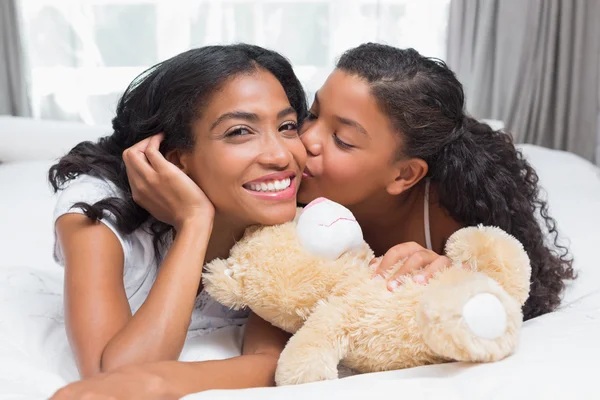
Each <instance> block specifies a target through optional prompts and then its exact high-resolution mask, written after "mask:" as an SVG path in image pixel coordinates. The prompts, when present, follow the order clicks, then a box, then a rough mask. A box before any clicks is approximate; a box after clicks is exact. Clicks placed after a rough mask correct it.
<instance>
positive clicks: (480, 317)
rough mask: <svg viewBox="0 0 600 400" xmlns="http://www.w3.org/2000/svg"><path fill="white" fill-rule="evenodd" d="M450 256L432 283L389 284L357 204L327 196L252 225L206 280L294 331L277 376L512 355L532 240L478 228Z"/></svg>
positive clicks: (301, 377) (305, 378)
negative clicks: (288, 215)
mask: <svg viewBox="0 0 600 400" xmlns="http://www.w3.org/2000/svg"><path fill="white" fill-rule="evenodd" d="M445 253H446V256H447V257H448V258H450V259H451V260H452V265H451V266H450V267H448V268H446V269H444V270H442V271H439V272H438V273H436V274H435V275H434V276H433V277H432V278H431V279H430V280H429V282H428V283H427V284H425V285H424V284H420V283H416V282H414V281H413V279H411V277H410V276H406V277H404V278H403V281H402V284H401V285H400V286H399V287H398V288H397V289H396V290H394V291H392V292H391V291H389V290H388V289H387V286H386V282H385V279H383V278H381V279H373V271H372V270H371V269H370V267H369V263H370V261H371V260H372V259H373V258H374V253H373V251H372V250H371V249H370V248H369V246H368V245H367V243H366V242H365V241H364V240H363V234H362V230H361V228H360V226H359V224H358V223H357V221H356V219H355V218H354V216H353V214H352V213H351V212H350V210H348V209H347V208H345V207H343V206H342V205H340V204H338V203H335V202H333V201H331V200H328V199H324V198H319V199H317V200H314V201H313V202H311V203H310V204H308V205H307V206H306V207H304V209H299V211H298V214H297V216H296V218H295V219H294V220H293V221H290V222H288V223H284V224H281V225H276V226H253V227H250V228H248V229H247V231H246V233H245V235H244V237H243V238H242V239H241V240H240V241H239V242H237V243H236V245H235V246H234V247H233V248H232V250H231V252H230V256H229V258H227V259H216V260H214V261H212V262H210V263H208V264H207V265H206V266H205V272H204V273H203V283H204V287H205V289H206V290H207V292H208V294H209V295H210V296H212V297H213V298H214V299H215V300H216V301H218V302H220V303H221V304H223V305H224V306H227V307H230V308H232V309H242V308H246V307H247V308H250V309H251V310H252V311H253V312H254V313H255V314H257V315H258V316H259V317H261V318H263V319H264V320H266V321H268V322H270V323H271V324H273V325H275V326H277V327H279V328H281V329H283V330H285V331H287V332H289V333H291V334H293V335H292V337H291V338H290V340H289V341H288V343H287V345H286V347H285V349H284V350H283V352H282V353H281V356H280V358H279V361H278V364H277V370H276V374H275V381H276V384H277V385H289V384H301V383H307V382H314V381H319V380H326V379H337V378H338V364H340V362H341V363H342V365H343V366H344V367H346V368H349V369H351V370H353V371H355V372H358V373H366V372H377V371H388V370H395V369H402V368H409V367H416V366H421V365H427V364H434V363H444V362H450V361H466V362H492V361H496V360H500V359H503V358H504V357H507V356H508V355H510V354H511V353H512V352H513V351H514V350H515V347H516V345H517V342H518V336H519V331H520V328H521V325H522V322H523V314H522V310H521V309H522V306H523V304H524V303H525V300H526V299H527V297H528V295H529V279H530V275H531V268H530V262H529V257H528V256H527V253H526V252H525V251H524V249H523V246H522V245H521V243H520V242H519V241H518V240H516V239H515V238H514V237H512V236H510V235H509V234H507V233H506V232H504V231H503V230H501V229H499V228H496V227H485V226H477V227H467V228H462V229H460V230H459V231H457V232H455V233H454V234H453V235H452V236H451V237H450V238H449V239H448V241H447V244H446V248H445ZM400 266H401V264H398V265H397V266H396V267H395V268H399V267H400ZM395 268H394V269H392V270H391V271H389V273H390V274H391V273H392V272H393V271H394V270H395Z"/></svg>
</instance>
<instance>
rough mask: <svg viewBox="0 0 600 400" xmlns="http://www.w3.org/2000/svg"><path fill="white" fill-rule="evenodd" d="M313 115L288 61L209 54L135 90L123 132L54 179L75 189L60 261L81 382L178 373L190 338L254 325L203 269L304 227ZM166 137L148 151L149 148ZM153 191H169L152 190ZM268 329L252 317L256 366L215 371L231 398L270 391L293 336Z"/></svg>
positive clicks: (59, 211) (242, 53)
mask: <svg viewBox="0 0 600 400" xmlns="http://www.w3.org/2000/svg"><path fill="white" fill-rule="evenodd" d="M305 114H306V100H305V95H304V92H303V90H302V87H301V85H300V83H299V81H298V79H297V78H296V76H295V75H294V73H293V70H292V67H291V65H290V64H289V62H288V61H287V60H286V59H284V58H283V57H282V56H281V55H279V54H277V53H275V52H272V51H267V50H265V49H262V48H259V47H256V46H250V45H234V46H212V47H204V48H200V49H195V50H190V51H188V52H186V53H183V54H180V55H178V56H176V57H174V58H172V59H169V60H167V61H165V62H163V63H160V64H158V65H156V66H154V67H152V68H151V69H149V70H148V71H146V72H145V73H143V74H142V75H141V76H139V77H138V78H136V79H135V80H134V81H133V82H132V83H131V84H130V86H129V87H128V89H127V90H126V91H125V93H124V95H123V97H122V98H121V100H120V101H119V104H118V107H117V114H116V117H115V118H114V120H113V128H114V133H113V134H112V135H111V136H109V137H106V138H103V139H101V140H100V141H99V142H98V143H90V142H84V143H81V144H79V145H77V146H76V147H75V148H73V150H71V151H70V152H69V154H67V155H66V156H65V157H63V158H62V159H61V160H60V161H59V162H58V163H57V164H56V165H54V166H53V167H52V168H51V170H50V182H51V183H52V185H53V187H54V189H55V190H63V189H64V190H63V191H62V194H61V196H60V198H59V199H58V202H57V205H56V209H55V214H54V220H55V230H56V239H57V240H56V247H55V257H56V259H57V260H58V261H59V262H60V263H62V264H63V265H64V267H65V321H66V329H67V333H68V337H69V341H70V344H71V347H72V349H73V352H74V355H75V358H76V361H77V365H78V368H79V371H80V373H81V375H82V377H84V378H86V377H90V376H93V375H95V374H97V373H99V372H106V371H112V370H115V369H117V368H120V367H123V366H127V365H132V364H140V363H148V362H156V361H165V360H177V359H178V357H179V355H180V352H181V350H182V347H183V344H184V341H185V338H186V334H187V332H188V328H189V329H190V330H196V331H206V330H210V329H215V328H219V327H223V326H227V325H233V324H236V325H240V324H242V323H244V322H245V321H246V317H247V315H244V314H243V313H231V312H229V311H228V310H227V309H225V308H224V307H222V306H220V305H218V304H216V303H215V302H214V301H212V300H211V299H210V298H209V297H208V296H207V295H206V294H205V293H204V292H202V285H201V282H200V276H201V272H202V266H203V265H204V263H205V262H208V261H209V260H212V259H214V258H216V257H224V256H227V255H228V253H229V250H230V248H231V247H232V246H233V244H234V243H235V240H238V239H239V238H240V237H241V235H242V234H243V232H244V230H245V229H246V227H248V226H249V225H253V224H267V225H269V224H278V223H283V222H285V221H288V220H290V219H291V218H293V217H294V215H295V212H296V191H297V188H298V186H299V182H300V177H301V173H302V170H303V168H304V163H305V160H306V151H305V149H304V147H303V146H302V143H301V141H300V139H299V136H298V130H297V129H298V119H303V118H304V117H305ZM158 133H161V135H160V136H159V137H155V138H154V139H153V142H152V143H151V146H148V143H147V141H144V139H146V138H148V137H150V136H152V135H156V134H158ZM163 138H164V139H163ZM160 140H163V142H162V146H161V147H162V152H163V154H165V157H166V159H165V158H163V157H162V155H161V154H160V153H159V152H158V143H159V142H160ZM136 143H137V144H136ZM132 146H133V147H132ZM145 147H150V149H149V150H146V149H145ZM123 160H124V161H125V162H123ZM167 160H168V161H167ZM129 182H131V184H130V183H129ZM156 182H160V184H161V185H163V189H164V190H162V191H154V190H152V185H154V184H155V183H156ZM66 184H68V185H67V186H66V188H65V185H66ZM148 188H150V189H149V190H146V189H148ZM140 193H143V195H144V197H143V198H139V199H138V197H137V196H138V195H140ZM136 201H137V203H136ZM138 204H141V205H142V206H143V208H142V207H140V205H138ZM154 204H159V205H167V209H168V212H162V211H161V209H160V208H159V207H155V206H154ZM146 210H147V211H146ZM148 211H150V212H151V215H150V214H149V213H148ZM159 266H160V268H159ZM265 328H266V329H265ZM269 328H270V325H268V324H266V323H264V321H261V320H259V319H257V318H255V317H253V316H252V317H250V321H249V322H248V326H247V329H246V332H245V339H244V354H245V356H242V357H238V358H237V359H233V360H229V362H227V363H223V364H218V365H217V367H216V368H211V369H210V373H212V374H215V375H218V376H223V374H222V373H221V371H223V370H226V371H227V373H228V374H230V375H229V376H233V377H235V379H234V380H232V382H228V381H227V382H225V383H223V382H222V381H221V382H220V384H221V385H225V386H227V385H233V387H245V386H252V385H267V384H269V383H270V382H271V379H272V375H273V371H274V366H275V362H276V359H277V355H278V352H279V351H280V350H281V348H282V346H283V345H284V344H285V340H286V336H285V335H283V334H282V333H281V332H278V331H276V330H273V329H269ZM208 367H210V365H209V366H208ZM207 371H209V370H208V369H207ZM207 371H205V372H207Z"/></svg>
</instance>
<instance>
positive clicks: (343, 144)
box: [333, 133, 354, 150]
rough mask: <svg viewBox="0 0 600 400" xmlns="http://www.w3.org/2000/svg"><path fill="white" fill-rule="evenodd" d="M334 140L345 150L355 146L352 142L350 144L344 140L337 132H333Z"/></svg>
mask: <svg viewBox="0 0 600 400" xmlns="http://www.w3.org/2000/svg"><path fill="white" fill-rule="evenodd" d="M333 141H334V142H335V144H336V145H337V146H338V147H340V148H341V149H343V150H350V149H353V148H354V146H352V145H351V144H348V143H346V142H344V141H342V140H341V139H340V138H339V137H338V135H337V134H335V133H334V134H333Z"/></svg>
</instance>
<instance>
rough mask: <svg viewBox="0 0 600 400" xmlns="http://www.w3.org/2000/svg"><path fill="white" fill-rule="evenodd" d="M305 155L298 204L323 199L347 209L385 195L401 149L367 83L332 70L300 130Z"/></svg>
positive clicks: (392, 177) (396, 136)
mask: <svg viewBox="0 0 600 400" xmlns="http://www.w3.org/2000/svg"><path fill="white" fill-rule="evenodd" d="M301 139H302V142H303V144H304V146H305V147H306V149H307V152H308V158H307V161H306V169H305V171H304V177H303V180H302V186H301V187H300V191H299V192H298V201H299V202H301V203H304V204H307V203H309V202H310V201H312V200H314V199H316V198H317V197H321V196H322V197H326V198H328V199H330V200H333V201H336V202H338V203H340V204H342V205H344V206H346V207H348V208H350V209H353V207H354V206H358V205H360V204H363V203H364V202H366V201H369V200H370V199H373V198H375V197H373V196H381V195H385V194H386V187H387V185H388V183H389V181H390V179H392V180H393V179H394V175H393V174H394V168H393V165H394V163H393V162H394V160H395V155H396V154H397V149H398V146H399V138H398V135H397V134H396V133H395V132H394V131H393V129H392V127H391V125H390V121H389V119H388V118H387V116H386V115H385V114H384V113H383V112H381V110H380V109H379V107H378V105H377V103H376V99H375V97H373V95H372V94H371V93H370V88H369V85H368V84H367V82H366V81H364V80H362V79H360V78H358V77H356V76H354V75H350V74H348V73H346V72H343V71H341V70H336V71H334V72H333V73H332V74H331V75H330V76H329V78H328V79H327V81H326V82H325V84H324V85H323V87H322V88H321V89H320V90H319V91H318V92H317V94H316V95H315V99H314V102H313V104H312V107H311V109H310V114H309V116H308V118H307V120H306V121H305V122H304V124H303V126H302V132H301Z"/></svg>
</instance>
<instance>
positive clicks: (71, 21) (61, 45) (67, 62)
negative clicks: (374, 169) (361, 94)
mask: <svg viewBox="0 0 600 400" xmlns="http://www.w3.org/2000/svg"><path fill="white" fill-rule="evenodd" d="M449 2H450V0H223V1H218V0H214V1H194V0H186V1H184V0H120V1H117V0H79V1H77V0H65V1H61V2H57V1H54V0H22V2H21V4H22V15H23V21H24V25H25V26H24V32H25V47H26V54H27V55H28V59H29V63H30V65H31V77H30V79H31V89H32V101H33V110H34V114H35V116H37V117H41V118H53V119H72V120H81V121H84V122H86V123H90V124H107V123H109V121H110V119H111V118H112V116H113V114H114V109H115V106H116V102H117V100H118V98H119V96H120V95H121V93H122V92H123V90H124V89H125V88H126V86H127V84H128V83H129V82H130V81H131V80H132V79H133V78H134V77H135V76H136V75H138V74H139V73H141V72H142V71H143V70H144V69H146V68H147V67H149V66H151V65H153V64H155V63H157V62H159V61H161V60H164V59H166V58H169V57H171V56H173V55H175V54H178V53H180V52H182V51H185V50H187V49H189V48H191V47H197V46H203V45H208V44H216V43H234V42H248V43H254V44H257V45H261V46H264V47H268V48H271V49H274V50H277V51H279V52H281V53H282V54H284V55H285V56H286V57H288V58H289V59H290V61H291V62H292V64H293V65H294V68H295V70H296V73H297V74H298V77H299V78H300V80H301V81H302V82H303V84H304V85H305V87H306V89H307V92H309V94H311V93H313V92H314V91H315V90H316V89H317V88H318V87H319V86H320V85H321V84H322V83H323V81H324V80H325V78H326V77H327V75H328V74H329V73H330V72H331V70H332V68H333V65H334V63H335V60H336V58H337V57H339V56H340V55H341V53H342V52H343V51H344V50H346V49H348V48H350V47H353V46H356V45H358V44H360V43H363V42H367V41H377V42H382V43H387V44H390V45H394V46H398V47H414V48H416V49H417V50H419V51H420V52H421V53H423V54H425V55H428V56H434V57H439V58H444V53H445V45H446V26H447V19H448V8H449V7H448V6H449Z"/></svg>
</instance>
